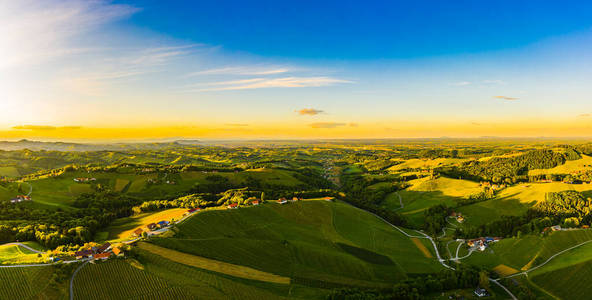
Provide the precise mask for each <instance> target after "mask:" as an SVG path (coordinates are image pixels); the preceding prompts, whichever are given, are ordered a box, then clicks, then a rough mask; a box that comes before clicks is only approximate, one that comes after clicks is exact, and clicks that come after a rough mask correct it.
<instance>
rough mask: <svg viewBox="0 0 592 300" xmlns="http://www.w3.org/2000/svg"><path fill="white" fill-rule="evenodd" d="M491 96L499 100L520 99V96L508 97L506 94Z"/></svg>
mask: <svg viewBox="0 0 592 300" xmlns="http://www.w3.org/2000/svg"><path fill="white" fill-rule="evenodd" d="M493 98H494V99H501V100H509V101H513V100H518V99H520V98H515V97H508V96H493Z"/></svg>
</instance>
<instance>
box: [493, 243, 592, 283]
mask: <svg viewBox="0 0 592 300" xmlns="http://www.w3.org/2000/svg"><path fill="white" fill-rule="evenodd" d="M591 242H592V240H589V241H585V242H583V243H579V244H577V245H575V246H572V247H569V248H567V249H565V250H561V251H559V252H557V253H555V254H553V255H552V256H551V257H549V258H548V259H547V260H545V261H544V262H543V263H542V264H540V265H538V266H535V267H532V268H530V269H528V270H526V271H524V272H520V273H516V274H512V275H509V276H506V277H504V278H511V277H516V276H519V275H528V273H529V272H532V271H534V270H536V269H538V268H540V267H542V266H544V265H546V264H547V263H548V262H550V261H551V260H553V259H554V258H555V257H557V256H559V255H561V254H563V253H565V252H568V251H570V250H573V249H575V248H578V247H581V246H583V245H586V244H588V243H591Z"/></svg>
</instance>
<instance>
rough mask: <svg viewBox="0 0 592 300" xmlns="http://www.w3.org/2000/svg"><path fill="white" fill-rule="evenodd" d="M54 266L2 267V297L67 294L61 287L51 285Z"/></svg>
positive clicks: (59, 296)
mask: <svg viewBox="0 0 592 300" xmlns="http://www.w3.org/2000/svg"><path fill="white" fill-rule="evenodd" d="M54 271H55V270H54V268H53V267H35V268H0V283H1V285H0V287H1V289H0V298H2V299H37V298H39V299H60V298H62V297H65V295H67V294H66V293H65V290H62V289H61V288H60V287H52V286H50V282H51V279H52V276H53V274H54Z"/></svg>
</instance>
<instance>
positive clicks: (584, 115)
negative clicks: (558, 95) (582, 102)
mask: <svg viewBox="0 0 592 300" xmlns="http://www.w3.org/2000/svg"><path fill="white" fill-rule="evenodd" d="M590 116H592V115H591V114H581V115H579V116H578V117H582V118H587V117H590Z"/></svg>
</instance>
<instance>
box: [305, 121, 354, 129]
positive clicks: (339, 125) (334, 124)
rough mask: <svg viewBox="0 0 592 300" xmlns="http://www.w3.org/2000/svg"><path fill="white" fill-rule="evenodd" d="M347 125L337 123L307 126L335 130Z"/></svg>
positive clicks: (318, 123)
mask: <svg viewBox="0 0 592 300" xmlns="http://www.w3.org/2000/svg"><path fill="white" fill-rule="evenodd" d="M345 125H347V124H346V123H338V122H317V123H311V124H310V125H309V126H310V127H312V128H327V129H330V128H336V127H341V126H345Z"/></svg>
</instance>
